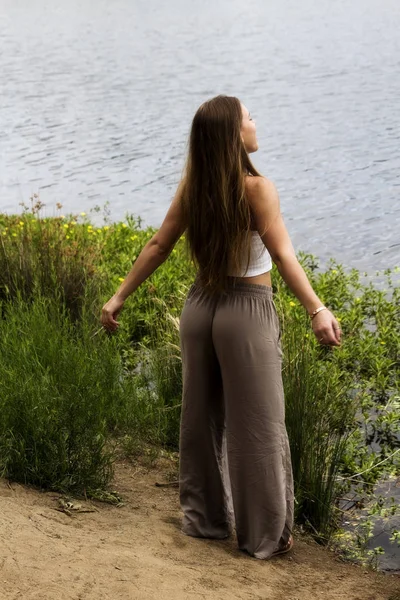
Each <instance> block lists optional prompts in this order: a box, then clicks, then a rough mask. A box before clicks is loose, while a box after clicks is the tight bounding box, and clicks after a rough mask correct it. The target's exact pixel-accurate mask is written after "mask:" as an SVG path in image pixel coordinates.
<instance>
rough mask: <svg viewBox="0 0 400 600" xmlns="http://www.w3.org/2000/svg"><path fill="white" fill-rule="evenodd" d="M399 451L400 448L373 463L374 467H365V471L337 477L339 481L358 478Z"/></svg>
mask: <svg viewBox="0 0 400 600" xmlns="http://www.w3.org/2000/svg"><path fill="white" fill-rule="evenodd" d="M398 452H400V448H397V450H395V451H394V452H392V454H389V456H387V457H386V458H384V459H383V460H380V461H379V462H377V463H375V464H374V465H372V467H369V468H368V469H365V471H361V472H360V473H356V474H355V475H352V476H351V477H336V479H337V480H339V481H345V480H347V479H356V478H357V477H358V476H359V475H364V473H368V471H371V470H372V469H374V468H375V467H377V466H378V465H381V464H382V463H384V462H386V461H387V460H389V458H392V456H394V455H395V454H397V453H398Z"/></svg>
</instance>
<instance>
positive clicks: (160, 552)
mask: <svg viewBox="0 0 400 600" xmlns="http://www.w3.org/2000/svg"><path fill="white" fill-rule="evenodd" d="M163 461H164V459H162V460H161V461H159V462H158V466H157V467H154V468H150V469H149V468H146V467H144V466H143V465H138V464H133V463H131V462H128V461H122V460H119V461H118V462H116V463H115V477H114V481H113V485H112V488H111V489H113V490H116V491H118V492H119V493H120V494H121V495H122V497H123V502H124V505H123V506H120V507H116V506H112V505H110V504H106V503H102V502H97V501H93V502H85V501H81V500H76V499H72V500H73V504H74V508H75V509H76V508H79V505H81V510H83V509H92V510H93V512H79V511H78V510H70V515H68V514H67V513H66V512H64V511H63V509H62V507H61V505H60V498H61V496H62V495H61V494H58V493H55V492H41V491H40V490H36V489H34V488H31V487H27V486H22V485H20V484H17V483H15V482H9V481H7V480H5V479H0V507H1V510H0V598H1V600H16V599H18V600H19V599H23V600H33V599H35V600H53V599H54V600H118V599H121V600H153V599H154V600H155V599H157V600H160V599H163V600H172V599H173V600H192V599H207V600H229V599H233V598H237V599H241V600H242V599H243V600H269V599H271V600H283V599H287V600H310V599H311V600H320V599H321V600H322V599H323V600H389V599H390V600H400V578H399V577H398V576H396V575H385V574H383V573H373V572H368V571H366V570H365V569H363V568H361V567H358V566H354V565H350V564H346V563H343V562H341V561H340V560H339V559H338V558H337V557H335V555H334V554H333V553H332V552H330V551H329V550H326V549H324V548H321V547H319V546H317V545H316V544H315V543H314V542H312V541H310V540H306V539H305V538H302V537H300V536H299V535H298V536H297V537H295V544H296V545H295V548H294V550H293V551H292V553H291V554H288V555H284V556H280V557H275V558H273V559H272V560H269V561H260V560H256V559H253V558H251V557H249V556H247V555H245V554H244V553H242V552H240V551H238V550H237V547H236V541H235V538H234V537H232V538H231V539H229V540H223V541H213V540H199V539H193V538H190V537H187V536H185V535H184V534H182V533H181V532H180V511H179V504H178V490H177V488H176V487H157V486H155V483H156V482H166V481H167V480H168V474H169V473H168V469H169V468H170V466H171V465H170V466H169V467H168V464H166V461H164V462H163ZM160 462H161V464H160Z"/></svg>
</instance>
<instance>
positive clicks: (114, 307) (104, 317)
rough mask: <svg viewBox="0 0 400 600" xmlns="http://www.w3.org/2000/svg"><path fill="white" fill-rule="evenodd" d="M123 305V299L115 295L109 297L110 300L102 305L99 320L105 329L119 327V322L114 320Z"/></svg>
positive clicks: (110, 329)
mask: <svg viewBox="0 0 400 600" xmlns="http://www.w3.org/2000/svg"><path fill="white" fill-rule="evenodd" d="M123 306H124V301H123V300H121V299H120V298H118V297H117V296H113V297H112V298H110V300H109V301H108V302H106V304H105V305H104V306H103V308H102V311H101V318H100V321H101V324H102V325H103V327H104V328H105V329H107V331H115V330H116V329H117V328H118V327H119V323H118V321H116V318H117V317H118V315H119V313H120V312H121V310H122V307H123Z"/></svg>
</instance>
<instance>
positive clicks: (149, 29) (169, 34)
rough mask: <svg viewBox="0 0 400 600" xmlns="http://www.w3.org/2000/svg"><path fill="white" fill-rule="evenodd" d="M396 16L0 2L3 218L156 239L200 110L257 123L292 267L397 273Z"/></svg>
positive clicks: (73, 0) (292, 8)
mask: <svg viewBox="0 0 400 600" xmlns="http://www.w3.org/2000/svg"><path fill="white" fill-rule="evenodd" d="M399 30H400V4H399V3H398V2H397V0H381V1H378V0H363V1H361V0H349V1H345V0H338V1H337V2H331V1H330V0H318V1H317V0H304V1H303V2H301V3H299V2H295V0H269V1H268V2H265V1H264V0H248V2H243V0H240V1H239V0H229V1H228V0H219V1H218V2H215V1H211V0H203V1H202V2H194V1H193V0H185V1H184V0H170V1H169V2H167V3H166V2H161V1H160V0H152V2H143V1H141V0H112V1H110V0H107V1H105V0H96V1H94V0H79V2H78V1H77V0H68V2H67V1H66V0H52V2H49V1H46V0H0V44H1V46H0V48H1V53H0V73H1V83H0V103H1V104H0V105H1V111H0V153H1V164H0V209H1V210H3V211H7V212H11V211H14V212H15V211H19V210H20V206H19V202H22V201H25V202H28V201H29V196H30V194H31V193H32V192H39V193H40V197H41V200H42V201H43V202H45V203H46V204H47V208H46V210H47V214H52V211H53V210H54V206H55V203H56V202H61V203H62V204H63V205H64V206H63V211H62V212H65V213H68V212H75V211H81V210H85V211H88V210H89V209H90V208H91V207H93V206H95V205H96V204H97V205H101V206H102V205H103V204H104V203H105V202H106V201H110V204H111V208H112V216H113V218H115V219H119V218H122V217H123V216H124V215H125V213H126V212H131V213H132V212H133V213H136V214H138V215H140V216H141V217H143V219H144V222H145V224H151V225H155V226H158V225H160V223H161V221H162V219H163V217H164V215H165V212H166V210H167V207H168V205H169V203H170V200H171V197H172V195H173V192H174V188H175V186H176V184H177V182H178V179H179V175H180V173H181V171H182V167H183V161H184V152H185V148H186V140H187V134H188V131H189V127H190V121H191V118H192V116H193V113H194V111H195V109H196V108H197V106H198V105H199V104H200V103H201V102H202V101H203V100H204V99H206V98H208V97H210V96H212V95H215V94H217V93H220V92H224V93H228V94H235V95H238V96H239V97H240V98H241V99H242V100H243V101H244V102H245V104H246V105H247V106H248V107H249V108H250V110H251V112H252V114H253V115H254V117H255V119H256V122H257V127H258V137H259V142H260V150H259V152H258V153H257V154H256V155H254V161H255V163H256V166H257V167H258V168H259V169H260V170H261V171H262V172H263V173H264V174H266V175H267V176H269V177H270V178H272V179H273V180H274V181H275V183H276V184H277V187H278V190H279V191H280V196H281V203H282V210H283V213H284V216H285V220H286V223H287V226H288V229H289V232H290V234H291V236H292V239H293V242H294V244H295V247H296V248H297V249H303V250H306V251H310V252H313V253H315V254H317V255H318V256H320V257H321V258H322V259H323V261H325V260H326V259H327V258H328V257H329V256H333V257H335V258H337V259H338V260H340V261H342V262H343V263H345V264H346V265H347V266H349V267H357V268H360V269H362V270H366V271H368V273H371V274H372V273H373V272H374V271H375V270H376V269H382V268H386V267H394V266H395V265H398V264H399V263H400V235H399V225H400V205H399V191H400V187H399V186H400V177H399V176H400V150H399V148H400V135H399V117H400V111H399V98H400V75H399V73H400V36H399Z"/></svg>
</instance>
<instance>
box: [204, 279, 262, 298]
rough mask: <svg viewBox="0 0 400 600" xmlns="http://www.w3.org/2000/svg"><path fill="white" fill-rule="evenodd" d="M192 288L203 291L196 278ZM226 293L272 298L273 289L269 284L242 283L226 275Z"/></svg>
mask: <svg viewBox="0 0 400 600" xmlns="http://www.w3.org/2000/svg"><path fill="white" fill-rule="evenodd" d="M193 288H194V289H195V290H198V291H202V290H203V291H204V288H203V286H202V285H201V284H200V282H199V280H198V279H197V278H196V280H195V282H194V283H193ZM227 293H228V295H229V296H231V295H236V294H237V295H240V296H253V297H254V296H257V297H259V298H269V299H271V300H272V298H273V290H272V287H271V286H269V285H261V284H258V283H244V281H237V280H236V279H235V277H228V284H227Z"/></svg>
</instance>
